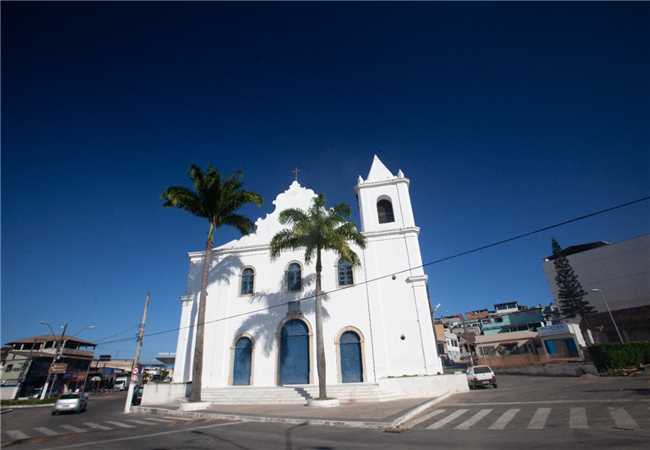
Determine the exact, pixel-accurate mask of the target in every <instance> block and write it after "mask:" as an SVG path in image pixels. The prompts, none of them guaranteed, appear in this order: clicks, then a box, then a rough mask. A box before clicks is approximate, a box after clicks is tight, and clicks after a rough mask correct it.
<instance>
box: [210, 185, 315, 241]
mask: <svg viewBox="0 0 650 450" xmlns="http://www.w3.org/2000/svg"><path fill="white" fill-rule="evenodd" d="M314 197H316V192H314V191H313V190H311V189H309V188H305V187H303V186H301V185H300V183H298V181H297V180H296V181H294V182H293V183H291V185H290V186H289V189H287V190H286V191H284V192H281V193H280V194H278V195H277V197H275V200H273V205H274V206H275V209H273V211H272V212H270V213H268V214H267V215H266V216H264V217H263V218H262V217H260V218H259V219H257V220H256V221H255V227H256V230H255V232H254V233H251V234H247V235H246V236H242V237H241V238H239V239H235V240H233V241H230V242H227V243H225V244H223V245H221V246H219V247H218V249H219V250H229V249H235V248H238V247H250V246H255V245H268V244H269V243H270V242H271V239H272V238H273V236H274V235H275V234H276V233H277V232H279V231H281V230H283V229H284V228H285V226H284V225H282V224H280V220H279V217H280V212H282V211H284V210H285V209H289V208H299V209H304V210H307V209H309V208H310V207H311V205H312V200H313V199H314Z"/></svg>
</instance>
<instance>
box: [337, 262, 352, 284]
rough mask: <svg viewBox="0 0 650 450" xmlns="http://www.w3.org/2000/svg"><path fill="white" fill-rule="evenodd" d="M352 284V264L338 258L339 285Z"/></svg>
mask: <svg viewBox="0 0 650 450" xmlns="http://www.w3.org/2000/svg"><path fill="white" fill-rule="evenodd" d="M350 284H354V277H353V275H352V264H350V263H349V262H348V261H345V260H344V259H340V260H339V285H340V286H348V285H350Z"/></svg>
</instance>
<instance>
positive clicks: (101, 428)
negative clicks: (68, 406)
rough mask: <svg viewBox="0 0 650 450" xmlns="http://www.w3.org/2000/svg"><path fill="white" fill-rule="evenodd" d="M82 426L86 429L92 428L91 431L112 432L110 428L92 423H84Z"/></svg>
mask: <svg viewBox="0 0 650 450" xmlns="http://www.w3.org/2000/svg"><path fill="white" fill-rule="evenodd" d="M83 425H86V426H87V427H88V428H92V429H93V430H104V431H108V430H112V428H111V427H107V426H104V425H100V424H98V423H93V422H84V423H83Z"/></svg>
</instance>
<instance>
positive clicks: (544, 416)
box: [526, 408, 551, 430]
mask: <svg viewBox="0 0 650 450" xmlns="http://www.w3.org/2000/svg"><path fill="white" fill-rule="evenodd" d="M550 414H551V408H537V411H535V415H534V416H533V418H532V419H530V423H529V424H528V427H526V428H528V429H529V430H543V429H544V427H545V426H546V421H547V420H548V416H549V415H550Z"/></svg>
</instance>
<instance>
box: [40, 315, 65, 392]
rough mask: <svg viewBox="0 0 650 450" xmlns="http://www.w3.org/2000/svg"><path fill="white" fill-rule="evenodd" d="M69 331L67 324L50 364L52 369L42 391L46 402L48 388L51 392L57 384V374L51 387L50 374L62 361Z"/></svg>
mask: <svg viewBox="0 0 650 450" xmlns="http://www.w3.org/2000/svg"><path fill="white" fill-rule="evenodd" d="M67 330H68V324H67V323H66V324H65V325H63V331H61V337H60V338H59V342H58V344H59V345H58V346H57V349H56V352H55V354H54V358H52V362H51V363H50V368H49V369H48V370H47V378H46V379H45V386H43V390H42V391H41V400H44V399H45V397H46V395H47V393H48V392H47V390H48V387H49V388H50V390H52V388H53V387H54V385H55V384H56V375H57V374H56V373H55V374H54V376H53V377H52V384H51V385H50V383H49V381H50V372H51V371H52V366H54V364H55V363H57V362H58V361H59V360H60V359H61V354H62V353H63V346H64V345H65V341H64V340H63V338H64V337H65V332H66V331H67Z"/></svg>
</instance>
